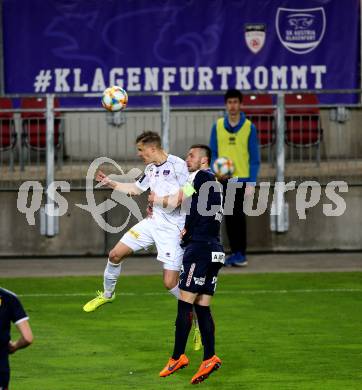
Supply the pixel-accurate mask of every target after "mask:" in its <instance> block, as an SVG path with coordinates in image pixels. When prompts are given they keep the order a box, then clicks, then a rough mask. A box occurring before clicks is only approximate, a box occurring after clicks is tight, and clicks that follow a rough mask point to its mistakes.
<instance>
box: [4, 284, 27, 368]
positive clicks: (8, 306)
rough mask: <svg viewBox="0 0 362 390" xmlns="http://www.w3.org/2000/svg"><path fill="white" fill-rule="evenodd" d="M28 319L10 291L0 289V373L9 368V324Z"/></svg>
mask: <svg viewBox="0 0 362 390" xmlns="http://www.w3.org/2000/svg"><path fill="white" fill-rule="evenodd" d="M25 319H28V317H27V315H26V313H25V311H24V309H23V306H22V304H21V303H20V301H19V299H18V298H17V296H16V295H15V294H14V293H12V292H11V291H8V290H5V289H2V288H0V371H2V370H6V369H8V368H9V364H8V355H9V353H8V344H9V341H10V327H11V323H14V324H16V323H18V322H19V321H21V320H25Z"/></svg>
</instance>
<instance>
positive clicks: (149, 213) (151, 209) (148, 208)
mask: <svg viewBox="0 0 362 390" xmlns="http://www.w3.org/2000/svg"><path fill="white" fill-rule="evenodd" d="M146 214H147V218H151V217H152V215H153V207H152V204H150V203H149V204H148V205H147V208H146Z"/></svg>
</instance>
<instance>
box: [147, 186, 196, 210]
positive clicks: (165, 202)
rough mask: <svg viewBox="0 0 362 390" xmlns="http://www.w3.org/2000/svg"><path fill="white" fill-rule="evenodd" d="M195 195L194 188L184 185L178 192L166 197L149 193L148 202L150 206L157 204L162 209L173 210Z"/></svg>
mask: <svg viewBox="0 0 362 390" xmlns="http://www.w3.org/2000/svg"><path fill="white" fill-rule="evenodd" d="M194 193H195V189H194V187H193V186H192V185H191V184H189V183H186V184H185V185H184V186H183V187H182V188H181V189H180V190H179V191H178V192H176V193H175V194H171V195H167V196H157V195H156V194H155V193H154V192H151V193H150V195H149V196H148V201H149V202H150V203H151V204H157V205H160V206H162V207H163V208H171V209H175V208H176V207H178V206H180V205H181V204H182V203H183V202H184V201H185V200H186V199H187V198H189V197H190V196H192V195H193V194H194Z"/></svg>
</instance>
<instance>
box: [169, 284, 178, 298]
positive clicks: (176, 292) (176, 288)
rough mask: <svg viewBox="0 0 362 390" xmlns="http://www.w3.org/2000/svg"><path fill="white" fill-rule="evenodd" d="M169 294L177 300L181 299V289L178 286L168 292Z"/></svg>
mask: <svg viewBox="0 0 362 390" xmlns="http://www.w3.org/2000/svg"><path fill="white" fill-rule="evenodd" d="M168 292H169V293H170V294H172V295H174V296H175V297H176V299H179V298H180V289H179V288H178V285H176V286H175V287H174V288H171V290H168Z"/></svg>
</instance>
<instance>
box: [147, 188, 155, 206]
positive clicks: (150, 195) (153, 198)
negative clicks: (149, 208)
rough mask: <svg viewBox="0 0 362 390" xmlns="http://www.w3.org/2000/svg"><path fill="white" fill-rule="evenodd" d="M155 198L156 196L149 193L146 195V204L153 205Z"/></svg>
mask: <svg viewBox="0 0 362 390" xmlns="http://www.w3.org/2000/svg"><path fill="white" fill-rule="evenodd" d="M155 197H156V194H155V193H154V192H153V191H151V192H150V193H149V195H148V203H150V204H151V205H153V203H154V201H155Z"/></svg>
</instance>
